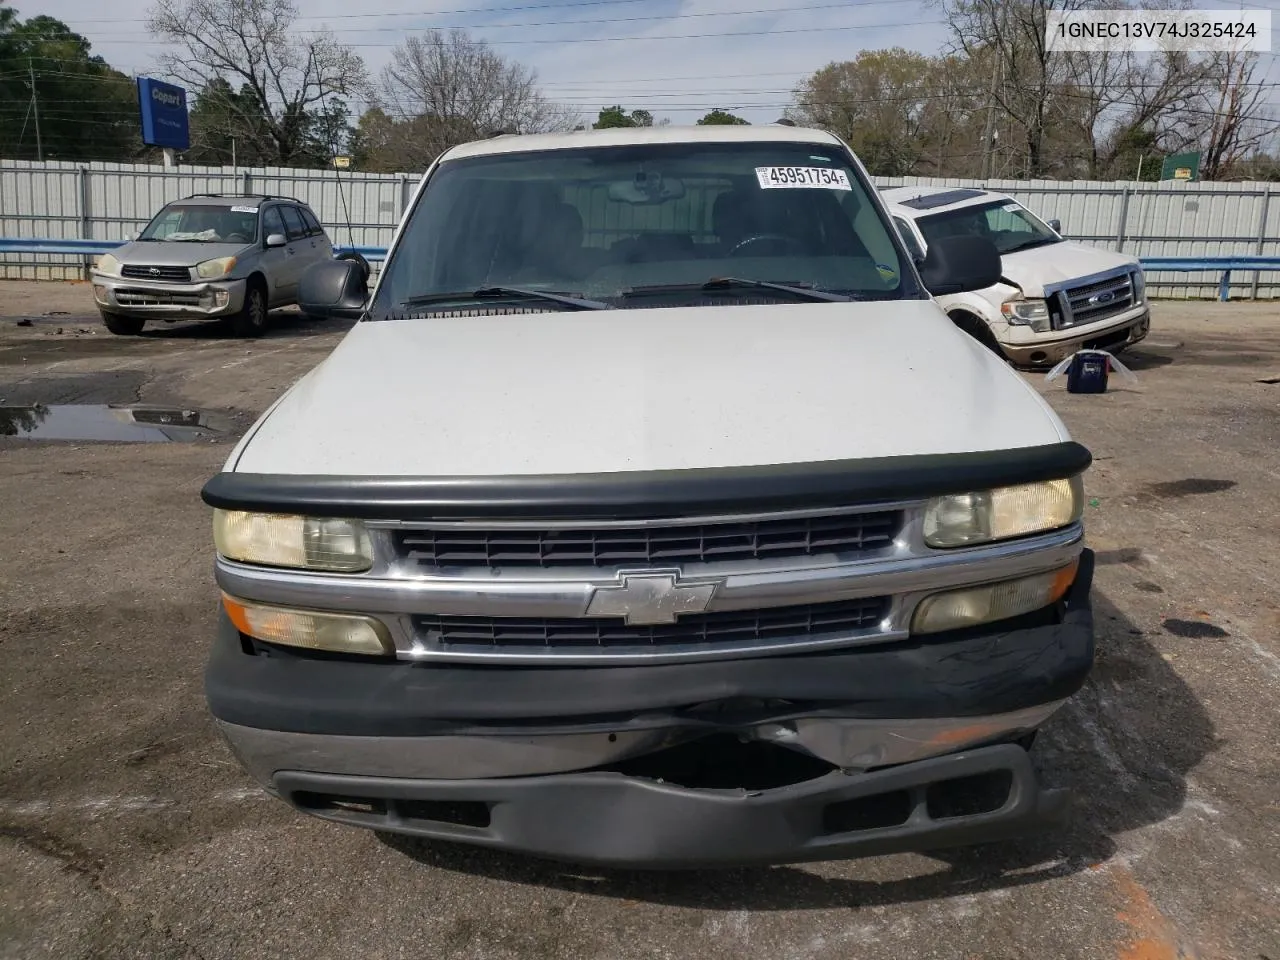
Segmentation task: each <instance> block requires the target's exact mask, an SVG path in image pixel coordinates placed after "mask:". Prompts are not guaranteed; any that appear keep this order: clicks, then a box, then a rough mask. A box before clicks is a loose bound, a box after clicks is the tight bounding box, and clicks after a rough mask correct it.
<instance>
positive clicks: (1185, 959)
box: [1108, 864, 1199, 960]
mask: <svg viewBox="0 0 1280 960" xmlns="http://www.w3.org/2000/svg"><path fill="white" fill-rule="evenodd" d="M1108 873H1110V875H1111V878H1112V880H1113V881H1114V882H1115V885H1116V892H1117V894H1118V895H1119V899H1120V909H1119V910H1118V911H1117V912H1116V919H1117V920H1119V921H1120V922H1121V923H1123V924H1125V925H1126V926H1128V927H1129V929H1130V931H1131V932H1132V938H1131V939H1130V940H1129V941H1128V942H1127V943H1125V944H1124V945H1123V946H1122V947H1121V948H1120V950H1119V952H1118V953H1117V954H1116V957H1117V958H1118V960H1198V956H1199V955H1198V954H1197V953H1196V951H1195V948H1194V947H1191V946H1189V945H1187V944H1186V943H1184V942H1183V941H1182V940H1181V938H1180V937H1179V936H1178V932H1177V930H1176V929H1175V928H1174V925H1173V923H1172V921H1170V920H1169V918H1168V917H1166V916H1165V915H1164V914H1163V913H1161V912H1160V908H1159V907H1157V906H1156V905H1155V903H1153V902H1152V900H1151V894H1149V893H1147V889H1146V887H1144V886H1143V885H1142V884H1141V883H1139V882H1138V879H1137V877H1135V876H1134V875H1133V874H1132V873H1131V872H1130V871H1129V869H1128V867H1124V866H1121V865H1119V864H1112V865H1111V866H1110V867H1109V868H1108Z"/></svg>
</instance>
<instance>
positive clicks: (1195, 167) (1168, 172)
mask: <svg viewBox="0 0 1280 960" xmlns="http://www.w3.org/2000/svg"><path fill="white" fill-rule="evenodd" d="M1160 179H1161V180H1199V179H1200V154H1199V153H1175V154H1173V155H1172V156H1168V157H1165V158H1164V165H1163V166H1162V167H1161V168H1160Z"/></svg>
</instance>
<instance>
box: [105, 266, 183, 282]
mask: <svg viewBox="0 0 1280 960" xmlns="http://www.w3.org/2000/svg"><path fill="white" fill-rule="evenodd" d="M120 276H122V277H129V278H130V279H132V280H164V281H165V282H166V283H190V282H191V268H190V267H154V266H148V265H143V264H136V263H126V264H125V265H124V266H122V267H121V268H120Z"/></svg>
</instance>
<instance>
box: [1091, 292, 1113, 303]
mask: <svg viewBox="0 0 1280 960" xmlns="http://www.w3.org/2000/svg"><path fill="white" fill-rule="evenodd" d="M1115 298H1116V295H1115V294H1114V293H1113V292H1112V291H1110V290H1104V291H1103V292H1102V293H1097V294H1094V295H1093V296H1092V297H1090V298H1089V302H1090V303H1110V302H1111V301H1112V300H1114V299H1115Z"/></svg>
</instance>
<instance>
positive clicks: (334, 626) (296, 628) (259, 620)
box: [222, 593, 395, 657]
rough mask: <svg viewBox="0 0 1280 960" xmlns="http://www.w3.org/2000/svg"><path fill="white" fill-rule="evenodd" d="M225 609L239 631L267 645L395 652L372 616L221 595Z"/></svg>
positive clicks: (382, 653) (371, 653) (379, 653)
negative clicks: (285, 605)
mask: <svg viewBox="0 0 1280 960" xmlns="http://www.w3.org/2000/svg"><path fill="white" fill-rule="evenodd" d="M222 607H223V609H224V610H226V611H227V616H228V617H230V618H231V622H232V623H233V624H235V627H236V629H237V630H239V631H240V632H241V633H243V634H245V636H249V637H255V638H256V639H258V640H265V641H266V642H267V643H279V644H283V645H285V646H289V647H305V648H306V649H308V650H330V651H333V652H335V653H360V654H365V655H367V656H375V657H380V656H387V655H389V654H392V653H395V644H393V643H392V642H391V637H390V636H389V635H388V634H387V628H386V626H385V625H384V624H383V623H382V622H381V621H379V620H375V619H373V617H358V616H352V615H350V614H345V613H319V612H317V611H313V610H289V609H286V608H285V607H273V606H269V605H268V604H264V603H254V602H252V601H248V600H237V599H236V598H234V597H229V596H227V595H226V594H225V593H224V594H223V595H222Z"/></svg>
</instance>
